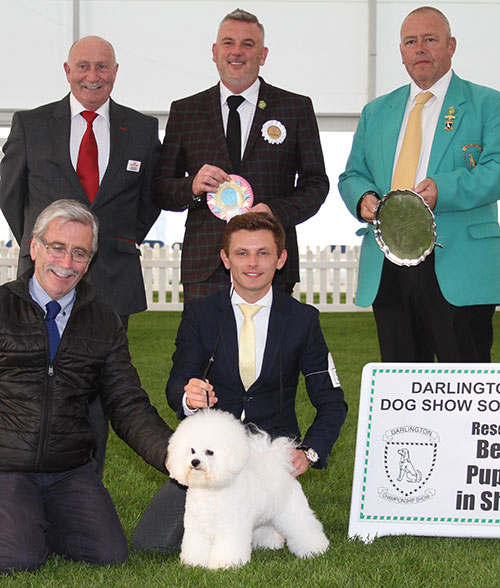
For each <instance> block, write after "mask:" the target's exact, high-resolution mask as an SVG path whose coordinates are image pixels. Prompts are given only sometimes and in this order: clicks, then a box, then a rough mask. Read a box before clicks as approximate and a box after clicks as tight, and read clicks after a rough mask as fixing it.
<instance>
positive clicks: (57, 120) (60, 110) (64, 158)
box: [49, 94, 89, 204]
mask: <svg viewBox="0 0 500 588" xmlns="http://www.w3.org/2000/svg"><path fill="white" fill-rule="evenodd" d="M53 117H54V124H53V125H51V128H50V135H49V140H50V142H51V144H52V148H53V150H54V157H55V160H56V161H57V163H58V165H59V166H60V167H61V170H62V172H63V173H64V174H65V175H66V177H67V179H68V181H69V182H70V184H71V185H72V186H73V189H74V191H75V194H74V195H77V196H79V198H80V200H82V202H84V203H85V204H88V203H89V201H88V198H87V194H86V193H85V190H84V189H83V186H82V184H81V182H80V180H79V179H78V176H77V175H76V171H75V168H74V167H73V164H72V163H71V157H70V154H69V138H70V132H71V110H70V106H69V94H68V95H67V96H66V97H65V98H63V99H62V100H61V101H60V102H58V103H57V104H56V107H55V108H54V112H53Z"/></svg>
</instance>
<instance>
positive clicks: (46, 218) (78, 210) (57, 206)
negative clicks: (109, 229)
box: [33, 198, 99, 255]
mask: <svg viewBox="0 0 500 588" xmlns="http://www.w3.org/2000/svg"><path fill="white" fill-rule="evenodd" d="M55 219H61V220H62V221H63V222H64V223H65V224H66V223H70V222H74V223H81V224H82V225H85V226H87V227H91V228H92V251H91V252H90V253H91V254H92V255H95V254H96V252H97V239H98V237H99V221H98V220H97V218H96V216H95V215H94V214H92V213H91V212H90V210H89V209H88V208H87V207H86V206H85V205H84V204H82V203H81V202H78V201H77V200H69V199H64V198H63V199H62V200H55V201H54V202H52V204H49V205H48V206H47V208H45V209H44V210H42V212H41V213H40V214H39V215H38V217H37V219H36V221H35V225H34V227H33V238H34V239H36V240H37V241H41V240H42V239H43V237H44V236H45V233H46V232H47V228H48V226H49V224H50V223H51V222H52V221H53V220H55Z"/></svg>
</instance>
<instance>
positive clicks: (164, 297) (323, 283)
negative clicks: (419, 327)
mask: <svg viewBox="0 0 500 588" xmlns="http://www.w3.org/2000/svg"><path fill="white" fill-rule="evenodd" d="M141 252H142V257H141V264H142V271H143V275H144V284H145V289H146V299H147V303H148V310H182V302H181V296H180V294H181V292H182V284H181V283H180V267H181V251H180V249H179V246H178V245H175V246H174V247H173V248H171V247H166V246H164V247H161V246H159V245H158V244H155V245H154V246H153V247H151V246H150V245H142V246H141ZM18 253H19V249H18V248H17V247H16V246H13V247H6V246H5V243H4V242H0V284H3V283H5V282H7V281H9V280H13V279H15V277H16V271H17V256H18ZM358 259H359V247H358V246H356V247H353V248H349V247H343V246H342V247H340V246H338V247H335V249H334V250H333V251H330V248H328V249H320V248H319V247H318V248H316V249H315V250H312V249H310V248H306V250H304V251H301V253H300V276H301V281H300V283H298V284H297V285H296V286H295V290H294V293H293V296H294V297H295V298H297V299H298V300H302V301H305V302H307V303H308V304H312V305H314V306H315V307H316V308H318V310H320V311H321V312H347V311H349V312H352V311H355V312H358V311H364V310H370V309H365V308H360V307H358V306H355V304H354V296H355V293H356V283H357V270H358Z"/></svg>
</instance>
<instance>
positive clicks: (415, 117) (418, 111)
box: [392, 92, 434, 190]
mask: <svg viewBox="0 0 500 588" xmlns="http://www.w3.org/2000/svg"><path fill="white" fill-rule="evenodd" d="M432 96H434V94H433V93H432V92H421V93H420V94H417V98H416V104H415V106H414V107H413V109H412V111H411V112H410V116H409V117H408V124H407V125H406V131H405V136H404V139H403V145H402V146H401V151H400V152H399V158H398V162H397V164H396V171H395V172H394V178H393V180H392V190H413V188H414V187H415V177H416V175H417V166H418V160H419V159H420V149H421V147H422V110H423V108H424V104H425V103H426V102H427V100H429V99H430V98H432Z"/></svg>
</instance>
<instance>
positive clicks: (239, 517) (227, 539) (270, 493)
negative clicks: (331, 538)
mask: <svg viewBox="0 0 500 588" xmlns="http://www.w3.org/2000/svg"><path fill="white" fill-rule="evenodd" d="M294 448H295V443H294V442H293V441H291V440H290V439H287V438H285V437H280V438H278V439H275V440H274V441H271V438H270V437H269V435H268V434H267V433H264V432H262V431H257V432H255V433H250V432H248V431H247V429H246V428H245V427H244V426H243V425H242V424H241V423H240V421H238V420H236V419H235V418H234V417H233V416H232V415H231V414H229V413H227V412H223V411H220V410H213V409H211V410H203V411H199V412H197V413H196V414H195V415H193V416H189V417H187V418H186V419H184V420H183V421H182V422H181V423H180V425H179V426H178V427H177V430H176V431H175V433H174V435H173V436H172V437H171V439H170V443H169V447H168V463H167V467H168V470H169V472H170V475H171V477H172V478H174V479H175V480H177V481H178V482H179V483H180V484H183V485H184V486H187V487H188V491H187V497H186V511H185V515H184V529H185V530H184V538H183V541H182V547H181V560H182V561H183V562H184V563H185V564H188V565H193V566H196V565H199V566H203V567H207V568H212V569H215V568H228V567H232V566H239V565H243V564H246V563H247V562H249V561H250V555H251V552H252V547H267V548H270V549H280V548H282V547H283V546H284V544H285V542H286V543H287V545H288V548H289V549H290V551H291V552H292V553H294V554H295V555H296V556H298V557H310V556H313V555H317V554H320V553H323V552H324V551H326V549H327V548H328V539H327V538H326V536H325V534H324V532H323V527H322V526H321V523H320V522H319V521H318V519H317V518H316V517H315V516H314V513H313V512H312V510H311V508H310V507H309V504H308V502H307V499H306V497H305V495H304V492H303V491H302V487H301V485H300V483H299V482H298V481H297V480H296V479H295V478H294V477H293V476H292V470H293V466H292V463H291V452H292V450H293V449H294Z"/></svg>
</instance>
